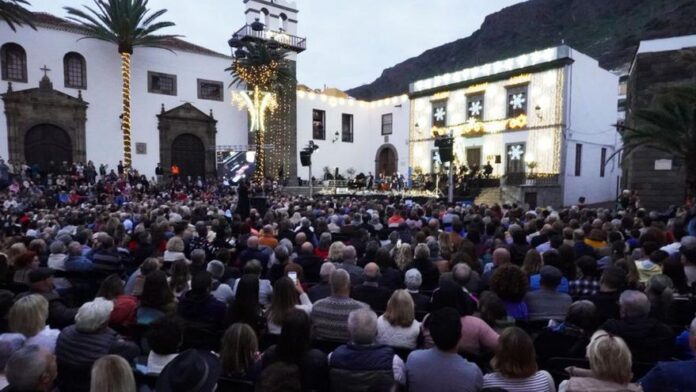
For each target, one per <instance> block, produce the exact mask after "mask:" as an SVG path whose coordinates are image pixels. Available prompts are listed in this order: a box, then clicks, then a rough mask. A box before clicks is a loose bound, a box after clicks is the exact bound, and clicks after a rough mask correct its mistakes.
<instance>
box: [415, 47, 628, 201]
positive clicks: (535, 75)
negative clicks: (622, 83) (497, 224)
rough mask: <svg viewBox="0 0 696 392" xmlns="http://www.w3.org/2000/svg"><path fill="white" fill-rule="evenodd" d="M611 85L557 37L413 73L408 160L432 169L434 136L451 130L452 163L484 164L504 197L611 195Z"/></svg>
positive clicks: (614, 176)
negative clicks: (436, 71)
mask: <svg viewBox="0 0 696 392" xmlns="http://www.w3.org/2000/svg"><path fill="white" fill-rule="evenodd" d="M617 85H618V78H617V76H615V75H613V74H612V73H610V72H609V71H606V70H604V69H602V68H600V67H599V65H598V63H597V61H596V60H594V59H592V58H590V57H588V56H586V55H584V54H582V53H580V52H578V51H576V50H574V49H572V48H570V47H568V46H565V45H563V46H558V47H553V48H548V49H545V50H541V51H536V52H533V53H529V54H525V55H521V56H517V57H514V58H507V59H500V60H499V61H496V62H493V63H488V64H483V65H480V66H477V67H472V68H467V69H463V70H461V71H458V72H453V73H449V74H445V75H439V76H436V77H433V78H429V79H426V80H419V81H417V82H415V83H412V84H411V85H410V91H409V96H410V103H411V109H410V110H411V114H410V140H411V143H410V152H409V156H410V158H409V167H410V169H411V170H412V171H413V172H418V171H420V172H424V173H428V172H434V171H436V170H438V169H439V167H438V162H437V160H436V151H437V148H436V147H435V146H434V136H439V135H445V134H448V133H450V132H452V133H453V136H454V137H455V141H454V154H455V162H456V164H457V165H458V166H460V165H462V164H464V165H466V166H467V167H472V166H479V167H482V166H483V165H485V164H486V163H487V162H490V164H491V165H492V166H493V175H494V176H499V177H500V178H501V190H502V199H503V200H505V201H515V202H522V203H526V204H530V205H532V206H536V205H552V206H561V205H571V204H575V203H577V201H578V198H579V197H582V196H584V197H585V198H586V200H587V203H602V202H607V201H610V200H614V198H615V197H616V195H617V187H618V181H619V176H620V169H619V167H618V166H617V162H616V159H610V157H612V155H613V154H614V152H615V151H616V150H617V149H618V148H619V146H618V144H619V140H618V135H617V133H616V131H615V130H614V128H613V127H612V124H614V123H615V122H616V101H617Z"/></svg>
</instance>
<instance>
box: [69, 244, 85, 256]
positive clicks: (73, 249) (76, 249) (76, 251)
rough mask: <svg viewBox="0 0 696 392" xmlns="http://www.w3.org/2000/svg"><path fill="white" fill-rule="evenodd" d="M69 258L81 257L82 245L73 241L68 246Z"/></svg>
mask: <svg viewBox="0 0 696 392" xmlns="http://www.w3.org/2000/svg"><path fill="white" fill-rule="evenodd" d="M68 255H69V256H82V245H80V243H79V242H77V241H73V242H71V243H70V244H69V245H68Z"/></svg>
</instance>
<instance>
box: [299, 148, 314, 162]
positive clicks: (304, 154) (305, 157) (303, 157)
mask: <svg viewBox="0 0 696 392" xmlns="http://www.w3.org/2000/svg"><path fill="white" fill-rule="evenodd" d="M300 163H301V164H302V166H310V165H311V164H312V153H311V152H309V151H304V150H303V151H300Z"/></svg>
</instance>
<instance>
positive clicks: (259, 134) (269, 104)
mask: <svg viewBox="0 0 696 392" xmlns="http://www.w3.org/2000/svg"><path fill="white" fill-rule="evenodd" d="M232 101H233V103H234V104H236V105H237V108H239V109H240V110H244V109H246V110H247V112H248V113H249V122H250V126H249V128H250V130H251V131H252V132H255V133H256V164H257V170H256V172H255V173H254V180H255V181H259V180H260V181H262V180H263V178H264V173H265V154H264V140H265V135H264V134H265V133H266V111H269V112H271V113H272V112H273V111H274V110H275V109H276V107H277V106H278V104H277V101H276V97H275V94H273V93H271V92H268V91H261V89H260V88H259V87H258V86H256V87H254V90H253V91H238V92H236V93H233V94H232Z"/></svg>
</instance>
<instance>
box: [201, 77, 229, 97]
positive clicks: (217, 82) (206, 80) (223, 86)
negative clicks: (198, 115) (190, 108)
mask: <svg viewBox="0 0 696 392" xmlns="http://www.w3.org/2000/svg"><path fill="white" fill-rule="evenodd" d="M204 84H211V85H212V84H214V85H216V86H218V87H220V94H219V95H218V96H217V97H214V96H212V95H208V96H206V95H204V94H203V85H204ZM196 91H197V92H198V99H207V100H209V101H220V102H222V101H224V100H225V84H224V83H223V82H220V81H218V80H208V79H196Z"/></svg>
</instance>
